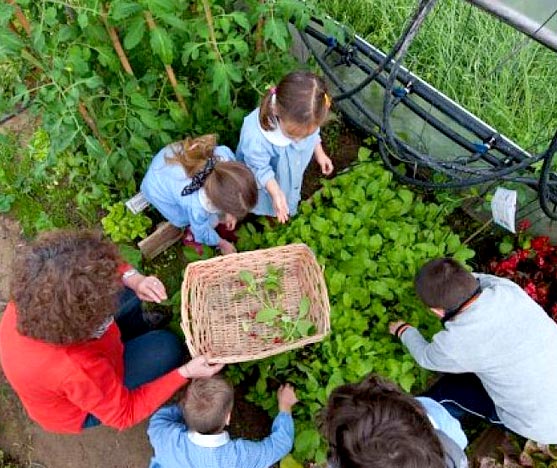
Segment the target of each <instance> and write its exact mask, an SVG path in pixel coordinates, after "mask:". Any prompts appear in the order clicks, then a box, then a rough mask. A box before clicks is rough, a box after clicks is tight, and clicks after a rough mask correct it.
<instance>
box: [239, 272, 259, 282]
mask: <svg viewBox="0 0 557 468" xmlns="http://www.w3.org/2000/svg"><path fill="white" fill-rule="evenodd" d="M238 276H239V277H240V281H242V282H243V283H244V284H245V285H246V286H255V277H254V276H253V273H252V272H251V271H247V270H242V271H241V272H240V273H238Z"/></svg>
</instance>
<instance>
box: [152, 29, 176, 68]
mask: <svg viewBox="0 0 557 468" xmlns="http://www.w3.org/2000/svg"><path fill="white" fill-rule="evenodd" d="M150 42H151V48H152V49H153V52H155V54H157V55H158V56H159V58H160V59H161V60H162V63H164V64H165V65H170V64H171V63H172V60H173V59H174V52H173V49H172V40H171V39H170V36H169V35H168V33H167V32H166V31H165V30H164V29H162V28H160V27H158V26H157V27H156V28H155V29H153V30H152V31H151V41H150Z"/></svg>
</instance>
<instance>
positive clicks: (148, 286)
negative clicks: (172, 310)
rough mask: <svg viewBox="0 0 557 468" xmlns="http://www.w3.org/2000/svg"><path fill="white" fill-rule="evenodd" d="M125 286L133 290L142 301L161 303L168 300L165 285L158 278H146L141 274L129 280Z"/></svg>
mask: <svg viewBox="0 0 557 468" xmlns="http://www.w3.org/2000/svg"><path fill="white" fill-rule="evenodd" d="M124 284H125V285H126V286H127V287H128V288H130V289H133V291H134V292H135V294H136V295H137V297H139V299H141V300H142V301H147V302H157V303H159V302H162V301H166V299H168V296H167V295H166V288H165V287H164V284H162V281H161V280H160V279H158V278H157V277H156V276H144V275H142V274H141V273H137V274H136V275H133V276H131V277H130V278H128V279H127V280H126V281H125V283H124Z"/></svg>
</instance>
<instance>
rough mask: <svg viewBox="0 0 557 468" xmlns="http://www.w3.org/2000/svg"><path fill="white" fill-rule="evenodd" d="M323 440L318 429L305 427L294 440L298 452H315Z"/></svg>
mask: <svg viewBox="0 0 557 468" xmlns="http://www.w3.org/2000/svg"><path fill="white" fill-rule="evenodd" d="M320 442H321V437H320V436H319V432H317V429H305V430H303V431H301V432H300V433H299V434H298V435H297V436H296V440H295V442H294V448H295V450H296V452H300V453H302V454H309V453H313V452H314V451H315V450H316V449H317V448H318V447H319V444H320Z"/></svg>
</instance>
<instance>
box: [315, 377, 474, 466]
mask: <svg viewBox="0 0 557 468" xmlns="http://www.w3.org/2000/svg"><path fill="white" fill-rule="evenodd" d="M319 425H320V429H321V432H322V433H323V435H324V437H325V439H327V441H328V442H329V447H330V449H329V466H330V467H331V468H348V467H349V468H465V467H467V466H468V462H467V459H466V455H465V454H464V451H463V450H464V448H465V447H466V444H467V440H466V435H465V434H464V432H462V429H461V427H460V424H459V422H458V421H457V420H456V419H454V418H453V417H452V416H451V415H450V414H449V413H448V412H447V410H445V409H444V408H443V407H442V406H441V405H440V404H439V403H437V402H436V401H433V400H431V399H429V398H423V397H417V398H414V397H412V396H410V395H406V394H404V393H402V392H401V391H400V390H399V389H398V387H397V386H396V385H394V384H392V383H390V382H387V381H385V380H382V379H381V378H379V377H376V376H373V375H370V376H368V377H366V378H365V379H364V380H363V381H362V382H360V383H356V384H347V385H342V386H340V387H338V388H336V389H335V390H333V392H332V393H331V395H330V397H329V401H328V403H327V406H326V407H325V408H324V409H323V410H322V412H321V414H320V415H319Z"/></svg>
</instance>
